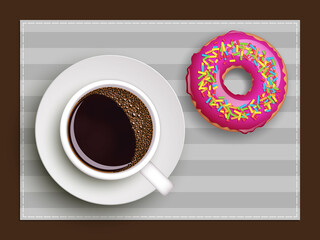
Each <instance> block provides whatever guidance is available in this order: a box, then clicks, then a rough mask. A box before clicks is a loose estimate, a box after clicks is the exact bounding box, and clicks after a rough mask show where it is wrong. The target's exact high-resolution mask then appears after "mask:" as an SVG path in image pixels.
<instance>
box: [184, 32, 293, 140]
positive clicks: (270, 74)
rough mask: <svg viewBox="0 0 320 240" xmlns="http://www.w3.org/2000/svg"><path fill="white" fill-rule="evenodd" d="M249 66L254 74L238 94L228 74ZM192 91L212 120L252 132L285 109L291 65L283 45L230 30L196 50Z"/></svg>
mask: <svg viewBox="0 0 320 240" xmlns="http://www.w3.org/2000/svg"><path fill="white" fill-rule="evenodd" d="M234 68H243V69H244V70H246V71H247V72H248V73H249V74H250V75H251V77H252V86H251V88H250V90H249V91H248V92H247V93H246V94H245V95H240V94H233V93H232V92H230V91H229V90H228V88H227V87H226V86H225V84H224V78H225V76H226V74H227V73H228V72H229V71H230V70H232V69H234ZM186 82H187V93H188V94H189V95H190V97H191V100H192V103H193V105H194V106H195V108H196V110H197V111H198V112H199V114H200V115H201V116H202V117H203V118H204V119H205V120H206V121H208V122H209V123H210V124H212V125H214V126H216V127H218V128H221V129H223V130H227V131H231V132H241V133H243V134H246V133H248V132H253V131H254V130H255V129H256V128H258V127H263V126H264V125H265V124H266V123H267V122H268V121H269V120H270V119H271V118H273V117H274V116H275V115H276V114H277V112H278V111H279V110H280V108H281V106H282V104H283V102H284V100H285V98H286V94H287V89H288V75H287V70H286V66H285V64H284V62H283V60H282V58H281V56H280V54H279V53H278V52H277V50H276V49H275V48H274V47H273V46H272V45H271V44H270V43H268V42H267V41H265V40H264V39H262V38H260V37H258V36H256V35H254V34H250V33H245V32H239V31H230V32H228V33H226V34H224V35H221V36H218V37H216V38H214V39H212V40H210V41H209V42H208V43H207V44H205V45H204V46H203V47H202V48H201V50H200V51H199V52H198V53H195V54H193V56H192V58H191V65H190V66H189V67H188V68H187V76H186Z"/></svg>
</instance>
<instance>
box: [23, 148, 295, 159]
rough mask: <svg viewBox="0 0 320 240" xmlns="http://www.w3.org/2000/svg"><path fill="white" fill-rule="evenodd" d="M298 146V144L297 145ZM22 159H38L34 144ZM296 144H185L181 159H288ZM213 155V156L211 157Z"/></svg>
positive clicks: (293, 155)
mask: <svg viewBox="0 0 320 240" xmlns="http://www.w3.org/2000/svg"><path fill="white" fill-rule="evenodd" d="M297 147H298V148H300V144H298V145H297ZM24 148H25V150H24V160H26V161H28V160H38V159H39V155H38V152H37V146H36V144H24ZM295 150H296V144H232V145H230V144H185V145H184V148H183V151H182V154H181V157H180V161H183V160H208V161H212V159H213V158H214V159H217V160H225V161H228V160H240V161H241V160H253V161H259V160H288V161H293V160H295V159H296V155H295ZM212 155H214V157H212Z"/></svg>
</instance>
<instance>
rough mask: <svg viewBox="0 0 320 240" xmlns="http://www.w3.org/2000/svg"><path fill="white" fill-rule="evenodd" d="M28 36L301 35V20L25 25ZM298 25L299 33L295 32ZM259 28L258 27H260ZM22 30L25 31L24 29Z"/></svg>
mask: <svg viewBox="0 0 320 240" xmlns="http://www.w3.org/2000/svg"><path fill="white" fill-rule="evenodd" d="M21 24H23V30H24V31H25V32H211V33H213V34H215V33H216V32H220V31H221V32H227V31H230V30H232V29H234V30H239V31H246V32H256V31H257V29H258V30H259V32H296V30H298V32H299V31H300V21H299V20H294V21H292V20H289V21H263V20H262V21H261V20H256V21H252V20H250V21H245V20H242V21H239V20H231V21H228V20H223V21H208V20H204V21H203V20H197V21H195V20H192V21H181V20H180V21H173V20H170V21H168V20H166V21H159V20H157V21H150V20H148V21H133V20H131V21H130V22H128V21H121V20H116V21H110V20H108V21H60V20H59V21H51V20H50V21H44V20H42V21H29V20H28V21H22V22H21ZM296 25H298V26H297V27H298V29H296ZM257 26H258V27H257ZM21 30H22V29H21Z"/></svg>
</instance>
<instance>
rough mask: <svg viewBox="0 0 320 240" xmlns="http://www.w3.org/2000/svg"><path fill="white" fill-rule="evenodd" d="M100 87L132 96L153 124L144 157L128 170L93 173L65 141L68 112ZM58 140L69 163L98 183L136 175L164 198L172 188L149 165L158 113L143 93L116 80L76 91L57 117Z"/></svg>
mask: <svg viewBox="0 0 320 240" xmlns="http://www.w3.org/2000/svg"><path fill="white" fill-rule="evenodd" d="M102 87H118V88H122V89H125V90H127V91H129V92H131V93H133V94H134V95H136V96H137V97H138V98H139V99H140V100H141V101H142V102H143V103H144V104H145V106H146V107H147V108H148V110H149V113H150V115H151V119H152V123H153V124H152V125H153V136H152V141H151V144H150V146H149V149H148V151H147V153H146V154H145V156H144V157H143V158H142V159H141V160H140V161H139V162H138V163H136V164H135V165H133V166H132V167H130V168H128V169H126V170H123V171H120V172H102V171H97V170H94V169H93V168H90V167H88V166H87V165H86V164H85V163H83V162H82V161H81V160H80V159H79V158H78V156H77V155H76V154H75V153H74V152H73V150H72V147H71V144H70V141H69V138H68V122H69V117H70V114H71V112H72V109H73V108H74V106H75V105H76V104H77V102H78V101H79V100H80V99H81V98H82V97H83V96H84V95H86V94H87V93H89V92H91V91H93V90H95V89H98V88H102ZM60 137H61V142H62V146H63V148H64V151H65V152H66V154H67V156H68V158H69V159H70V161H71V162H72V163H73V164H74V165H75V166H76V167H77V168H78V169H79V170H81V171H82V172H83V173H85V174H87V175H89V176H91V177H94V178H98V179H102V180H117V179H122V178H126V177H129V176H132V175H133V174H136V173H138V172H140V173H141V174H142V175H143V176H144V177H145V178H146V179H148V180H149V181H150V182H151V184H152V185H153V186H154V187H155V188H156V189H157V190H158V191H159V192H160V193H161V194H163V195H166V194H168V193H169V192H170V190H171V189H172V183H171V182H170V181H169V180H168V178H167V177H166V176H164V175H163V174H162V173H161V172H160V170H159V169H158V168H157V167H156V166H155V165H153V164H152V162H151V159H152V157H153V155H154V153H155V152H156V150H157V147H158V144H159V140H160V120H159V117H158V113H157V111H156V109H155V107H154V105H153V104H152V102H151V100H150V99H149V98H148V97H147V96H146V94H144V93H143V92H142V91H141V90H140V89H138V88H136V87H135V86H133V85H131V84H129V83H126V82H123V81H119V80H101V81H98V82H94V83H91V84H89V85H87V86H85V87H83V88H81V89H80V90H79V91H78V92H76V93H75V94H74V95H73V96H72V98H71V99H70V100H69V102H68V103H67V105H66V107H65V109H64V111H63V113H62V117H61V122H60Z"/></svg>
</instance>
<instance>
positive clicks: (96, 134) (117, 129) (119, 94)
mask: <svg viewBox="0 0 320 240" xmlns="http://www.w3.org/2000/svg"><path fill="white" fill-rule="evenodd" d="M68 134H69V141H70V144H71V146H72V148H73V151H74V152H75V153H76V155H77V156H78V158H79V159H80V160H81V161H82V162H84V163H85V164H86V165H88V166H90V167H92V168H94V169H96V170H100V171H107V172H118V171H122V170H125V169H127V168H129V167H131V166H133V165H134V164H136V163H137V162H139V160H141V159H142V158H143V157H144V155H145V154H146V152H147V151H148V149H149V146H150V144H151V141H152V134H153V125H152V119H151V116H150V113H149V111H148V109H147V107H146V106H145V105H144V103H143V102H142V101H141V100H140V99H139V98H138V97H137V96H135V95H134V94H132V93H131V92H129V91H127V90H124V89H121V88H114V87H107V88H99V89H97V90H94V91H92V92H89V93H88V94H87V95H85V96H84V97H83V98H82V99H80V101H79V102H78V103H77V104H76V106H75V107H74V109H73V111H72V113H71V115H70V118H69V130H68Z"/></svg>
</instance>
